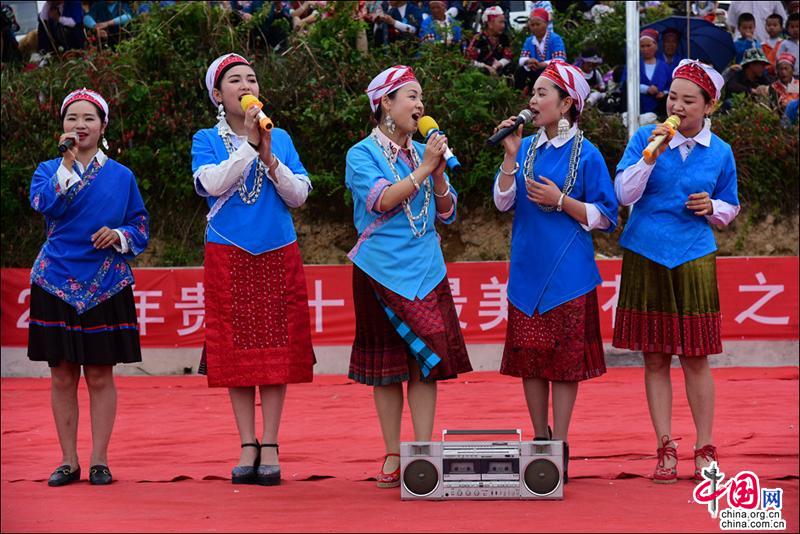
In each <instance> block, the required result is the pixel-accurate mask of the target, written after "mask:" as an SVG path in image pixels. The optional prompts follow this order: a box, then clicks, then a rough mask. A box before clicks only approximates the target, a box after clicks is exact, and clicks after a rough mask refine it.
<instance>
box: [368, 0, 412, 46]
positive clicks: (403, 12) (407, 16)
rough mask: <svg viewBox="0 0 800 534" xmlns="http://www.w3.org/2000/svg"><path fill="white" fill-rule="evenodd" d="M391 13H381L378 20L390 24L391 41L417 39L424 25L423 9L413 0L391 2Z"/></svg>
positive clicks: (389, 37)
mask: <svg viewBox="0 0 800 534" xmlns="http://www.w3.org/2000/svg"><path fill="white" fill-rule="evenodd" d="M389 5H390V6H391V9H390V10H389V13H387V14H384V15H379V16H378V17H376V19H375V20H376V21H379V22H383V23H385V24H387V25H388V26H389V35H388V40H389V43H394V42H397V41H401V40H412V39H413V40H416V39H417V36H418V35H419V30H420V26H421V25H422V11H420V9H419V8H418V7H417V6H416V4H415V3H413V2H397V1H395V0H391V1H390V2H389Z"/></svg>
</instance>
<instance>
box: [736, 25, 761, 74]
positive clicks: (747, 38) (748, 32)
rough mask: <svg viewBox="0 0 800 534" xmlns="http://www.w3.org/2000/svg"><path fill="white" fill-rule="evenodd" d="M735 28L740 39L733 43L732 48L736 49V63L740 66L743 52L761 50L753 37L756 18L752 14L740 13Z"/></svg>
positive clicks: (759, 44)
mask: <svg viewBox="0 0 800 534" xmlns="http://www.w3.org/2000/svg"><path fill="white" fill-rule="evenodd" d="M737 28H738V29H739V34H740V35H741V37H739V38H738V39H736V40H735V41H734V42H733V47H734V48H735V49H736V63H739V64H741V63H742V59H743V58H744V53H745V50H749V49H751V48H761V43H759V42H758V39H756V38H755V37H753V34H754V33H755V31H756V18H755V17H754V16H753V15H752V13H742V14H741V15H739V22H738V23H737Z"/></svg>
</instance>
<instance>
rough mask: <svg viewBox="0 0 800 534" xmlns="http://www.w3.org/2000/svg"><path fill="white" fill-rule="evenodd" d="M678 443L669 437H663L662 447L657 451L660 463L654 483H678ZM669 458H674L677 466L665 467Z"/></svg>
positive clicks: (657, 465)
mask: <svg viewBox="0 0 800 534" xmlns="http://www.w3.org/2000/svg"><path fill="white" fill-rule="evenodd" d="M678 439H680V438H678ZM676 441H677V440H674V439H671V438H670V437H669V436H661V447H659V448H658V449H656V455H657V456H658V463H657V464H656V470H655V472H654V473H653V482H655V483H656V484H674V483H675V482H677V481H678V444H677V443H675V442H676ZM667 458H673V459H674V460H675V465H673V466H672V467H665V464H666V460H667Z"/></svg>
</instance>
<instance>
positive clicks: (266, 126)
mask: <svg viewBox="0 0 800 534" xmlns="http://www.w3.org/2000/svg"><path fill="white" fill-rule="evenodd" d="M241 104H242V111H244V112H247V110H249V109H250V108H251V107H253V106H256V107H257V108H258V109H259V110H261V109H262V108H263V107H264V104H262V103H261V101H260V100H259V99H258V98H256V97H254V96H253V95H244V96H243V97H242V102H241ZM258 125H259V126H260V127H261V129H262V130H267V131H269V130H271V129H272V126H273V125H272V120H271V119H270V118H269V117H267V116H266V114H264V112H263V111H259V112H258Z"/></svg>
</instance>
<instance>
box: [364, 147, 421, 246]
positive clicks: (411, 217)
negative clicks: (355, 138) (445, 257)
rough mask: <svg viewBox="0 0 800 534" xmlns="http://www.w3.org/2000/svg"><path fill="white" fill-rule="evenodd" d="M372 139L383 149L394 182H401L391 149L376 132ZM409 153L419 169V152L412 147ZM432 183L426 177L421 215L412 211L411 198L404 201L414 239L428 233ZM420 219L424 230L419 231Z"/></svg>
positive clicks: (404, 209) (415, 166) (404, 208)
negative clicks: (418, 223) (384, 144)
mask: <svg viewBox="0 0 800 534" xmlns="http://www.w3.org/2000/svg"><path fill="white" fill-rule="evenodd" d="M370 137H371V138H372V140H373V141H374V142H375V144H376V145H378V147H379V148H380V149H381V152H382V153H383V157H385V158H386V161H387V162H388V163H389V168H390V169H391V170H392V174H393V175H394V181H395V182H400V181H401V180H402V179H403V178H402V177H401V176H400V173H399V172H397V169H396V168H395V166H394V163H393V162H392V154H391V152H389V149H388V148H386V147H385V146H383V145H382V144H381V142H380V141H379V140H378V135H377V134H376V133H375V132H372V135H371V136H370ZM409 152H411V161H412V162H413V163H414V168H415V169H416V168H419V166H420V161H419V154H417V151H416V150H415V149H414V147H413V146H412V147H411V150H410V151H409ZM430 182H431V181H430V180H428V179H427V177H426V178H425V183H423V184H422V187H423V188H425V201H424V202H423V204H422V209H421V210H420V211H419V213H417V214H416V215H414V213H413V212H412V211H411V200H410V197H409V198H406V199H404V200H403V202H402V204H403V211H405V213H406V219H408V224H409V225H410V226H411V232H412V233H413V234H414V237H417V238H419V237H422V236H424V235H425V232H427V231H428V208H429V207H430V204H431V183H430ZM420 219H422V229H420V230H418V229H417V221H419V220H420Z"/></svg>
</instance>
